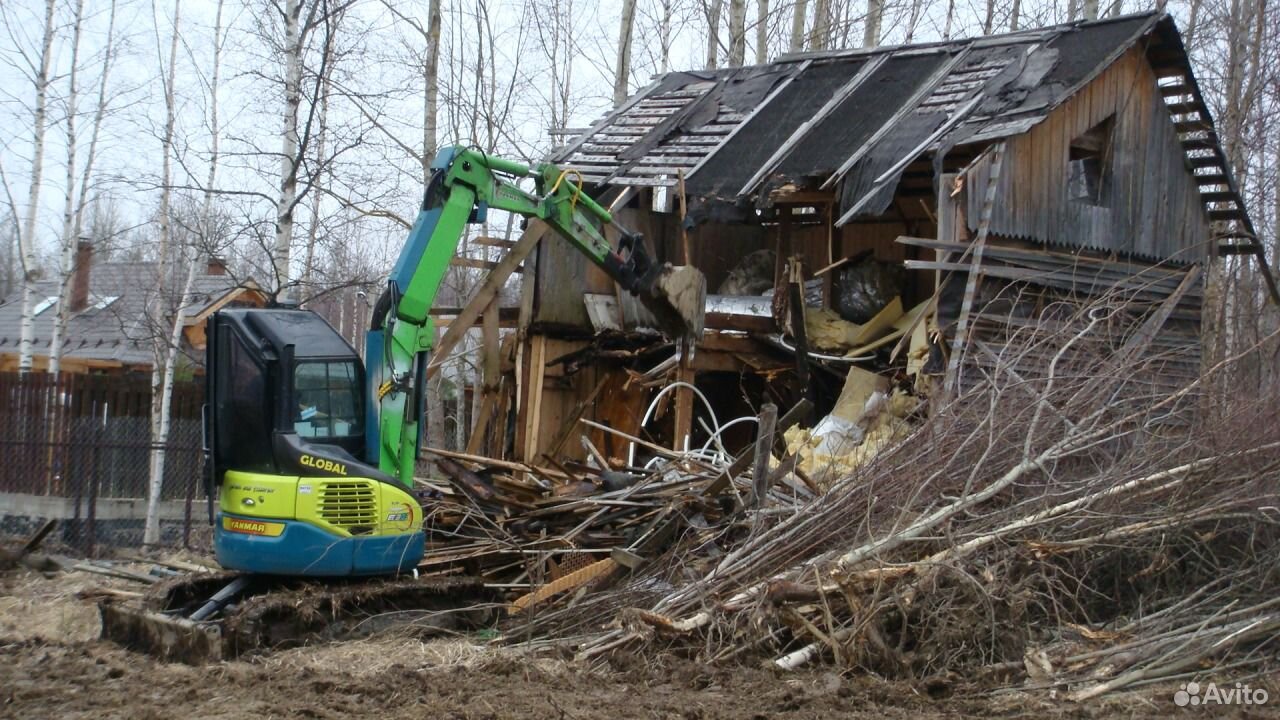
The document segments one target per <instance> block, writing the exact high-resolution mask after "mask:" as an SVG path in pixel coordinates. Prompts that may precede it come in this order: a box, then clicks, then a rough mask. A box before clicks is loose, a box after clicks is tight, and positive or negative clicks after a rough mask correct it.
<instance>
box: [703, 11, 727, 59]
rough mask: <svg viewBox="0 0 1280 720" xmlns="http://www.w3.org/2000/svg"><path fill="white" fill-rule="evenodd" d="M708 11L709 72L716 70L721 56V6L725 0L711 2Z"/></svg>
mask: <svg viewBox="0 0 1280 720" xmlns="http://www.w3.org/2000/svg"><path fill="white" fill-rule="evenodd" d="M710 2H711V4H710V6H709V7H708V9H707V63H706V68H707V69H708V70H715V69H716V61H717V59H718V58H719V56H720V6H721V5H722V4H723V0H710Z"/></svg>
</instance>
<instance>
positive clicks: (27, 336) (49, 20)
mask: <svg viewBox="0 0 1280 720" xmlns="http://www.w3.org/2000/svg"><path fill="white" fill-rule="evenodd" d="M55 7H56V2H55V0H45V7H44V35H43V37H42V38H41V42H40V69H39V70H38V71H37V72H36V77H35V90H36V106H35V112H34V113H33V115H34V117H33V118H32V125H33V126H34V128H35V136H34V137H33V138H32V142H31V145H32V153H31V187H30V189H29V190H28V192H27V216H26V218H25V219H24V220H23V223H22V230H21V232H19V233H18V253H19V254H20V255H21V256H22V321H21V328H20V330H19V339H18V372H20V373H23V374H25V373H29V372H31V366H32V363H33V358H32V355H33V352H32V350H33V345H34V343H35V332H36V325H35V315H34V314H32V311H33V310H35V302H36V274H37V270H36V247H35V246H36V220H37V218H38V217H39V215H40V183H41V182H43V180H44V139H45V130H46V128H45V122H46V117H47V115H48V102H49V69H50V65H51V64H52V63H53V30H54V22H53V16H54V10H55ZM14 212H15V213H16V212H17V210H16V209H15V211H14Z"/></svg>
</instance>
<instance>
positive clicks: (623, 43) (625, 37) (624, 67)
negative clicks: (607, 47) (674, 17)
mask: <svg viewBox="0 0 1280 720" xmlns="http://www.w3.org/2000/svg"><path fill="white" fill-rule="evenodd" d="M635 22H636V0H622V25H621V27H619V29H618V63H617V66H616V67H615V68H614V73H613V104H614V105H621V104H622V101H623V100H626V99H627V94H628V93H627V83H628V82H629V81H630V80H631V38H632V35H633V32H632V31H633V28H634V26H635Z"/></svg>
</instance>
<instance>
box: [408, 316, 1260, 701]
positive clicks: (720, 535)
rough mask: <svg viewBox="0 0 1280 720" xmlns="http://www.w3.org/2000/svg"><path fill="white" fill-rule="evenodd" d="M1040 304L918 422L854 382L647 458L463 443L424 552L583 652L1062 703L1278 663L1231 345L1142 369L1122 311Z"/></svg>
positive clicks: (1248, 402) (1248, 426) (513, 613)
mask: <svg viewBox="0 0 1280 720" xmlns="http://www.w3.org/2000/svg"><path fill="white" fill-rule="evenodd" d="M1050 310H1051V311H1053V312H1049V313H1046V316H1047V317H1053V318H1054V321H1053V322H1041V323H1038V324H1034V325H1032V324H1027V325H1025V326H1024V327H1022V328H1020V329H1019V330H1017V331H1016V332H1017V334H1016V336H1015V337H1011V338H1009V341H1008V342H1007V343H1006V344H1005V345H1004V346H1003V348H1002V350H1001V351H1000V352H999V354H998V355H997V356H996V357H995V358H994V360H993V361H992V366H991V367H992V369H991V371H990V373H989V374H987V375H986V376H984V377H980V378H976V379H974V380H973V381H971V382H970V383H969V384H967V385H966V386H965V387H963V388H962V390H961V391H960V393H959V395H958V397H955V398H953V399H952V400H951V401H949V402H946V403H942V402H935V403H933V405H932V407H930V408H929V411H928V417H927V418H926V417H925V413H924V412H923V408H921V407H919V406H918V401H916V400H915V398H911V397H910V396H906V395H903V394H901V393H900V392H897V391H893V390H890V389H889V388H887V387H885V386H884V383H883V382H882V381H880V380H878V379H876V378H874V377H862V376H859V375H858V374H857V373H853V374H851V375H850V381H849V382H848V383H847V384H846V390H847V392H848V394H849V397H848V398H842V403H840V404H839V405H838V407H837V410H836V412H834V413H832V415H831V416H830V417H829V418H827V419H826V420H824V424H825V425H826V426H827V428H826V430H825V431H824V430H821V428H822V426H821V425H820V426H818V427H815V428H814V429H812V430H809V431H800V430H793V429H792V427H793V426H794V425H795V419H796V418H797V417H798V416H800V415H802V414H804V413H806V412H807V411H808V408H807V407H803V404H802V407H798V408H795V409H793V410H791V411H789V412H787V413H786V414H785V415H784V417H783V418H781V419H779V420H778V421H777V422H774V421H773V420H772V418H771V417H770V411H771V409H770V408H766V410H765V412H762V413H761V417H760V418H758V419H757V422H759V424H760V427H761V433H760V440H759V441H758V442H757V443H756V444H755V446H754V447H752V448H744V449H743V451H742V452H739V453H723V454H722V455H721V456H719V457H714V458H707V457H700V456H696V455H693V454H688V453H684V454H678V453H671V452H668V451H665V450H662V449H661V448H649V450H651V451H653V452H654V453H655V454H656V455H657V456H658V457H659V460H657V461H655V462H653V463H651V466H652V470H651V471H650V472H648V473H647V474H639V473H637V474H636V475H634V476H630V477H627V478H621V479H619V478H616V477H614V476H613V474H612V473H607V472H604V471H600V470H598V469H597V470H592V471H591V472H589V473H588V472H587V471H586V470H585V469H584V468H562V469H558V470H549V469H544V468H533V467H529V466H522V465H519V464H514V463H510V464H507V465H508V466H506V467H502V466H498V465H496V464H495V462H494V461H486V460H483V459H480V458H465V457H464V458H454V460H456V462H453V463H446V464H445V466H444V467H445V468H448V469H447V470H446V472H447V473H448V475H449V476H450V478H451V482H450V484H449V486H448V487H442V488H436V489H435V491H436V492H437V493H439V495H440V499H443V500H445V501H446V502H443V503H441V504H440V507H441V508H442V509H441V510H439V511H438V512H437V515H436V516H435V517H433V518H432V527H433V529H434V530H435V531H436V534H437V535H440V534H444V535H452V537H453V540H452V541H451V542H450V543H449V544H450V545H452V547H451V548H450V549H449V550H447V551H433V552H430V553H429V554H428V558H427V561H426V562H427V564H428V565H431V564H432V563H440V562H442V560H441V559H442V558H448V559H449V562H460V561H461V560H462V559H465V560H466V561H468V562H471V563H472V565H471V566H470V567H469V568H468V569H469V570H471V571H478V572H480V573H481V574H482V575H483V576H485V577H486V578H488V579H489V580H490V582H497V583H506V584H507V585H508V586H509V588H510V591H511V597H512V603H511V605H510V609H509V612H510V616H509V619H508V621H507V625H506V630H507V635H506V638H507V639H508V640H510V641H513V642H523V643H526V644H529V645H531V646H542V645H565V644H568V645H570V646H572V647H573V648H574V649H575V650H576V651H577V652H578V654H579V656H580V657H583V658H597V657H604V656H607V655H608V654H609V653H611V652H615V651H626V652H635V651H638V650H642V649H644V648H659V647H661V648H666V647H670V646H672V645H675V646H680V647H684V648H685V649H686V650H687V651H688V652H691V653H696V654H697V655H699V656H700V657H701V658H702V659H703V660H706V661H709V662H716V661H725V660H728V659H733V658H738V659H741V658H744V657H758V656H763V657H767V658H769V659H770V660H771V661H772V662H773V663H774V664H776V665H777V666H778V667H780V668H784V669H789V668H797V667H800V666H802V665H805V664H806V663H811V662H814V661H819V660H822V661H829V662H835V663H837V664H840V665H843V666H848V667H856V668H863V669H867V670H871V671H874V672H877V673H880V674H884V675H888V676H893V677H905V678H916V679H928V680H930V681H932V682H939V683H942V684H944V685H951V684H955V683H958V682H969V681H981V682H984V683H985V684H986V685H987V686H990V685H992V684H994V685H996V686H1006V687H1016V688H1021V689H1027V688H1032V689H1047V690H1052V691H1054V692H1058V691H1062V692H1065V693H1067V694H1068V696H1069V697H1073V698H1076V699H1086V698H1089V697H1093V696H1096V695H1098V694H1101V693H1104V692H1108V691H1111V690H1114V689H1118V688H1122V687H1127V686H1130V685H1133V684H1135V683H1144V682H1151V681H1155V680H1159V679H1165V678H1175V677H1181V676H1183V675H1186V674H1189V673H1193V672H1203V671H1205V670H1207V669H1213V668H1218V669H1223V670H1225V669H1230V670H1231V672H1232V673H1235V674H1237V675H1238V674H1244V673H1251V672H1254V671H1258V670H1261V669H1265V668H1267V667H1270V666H1271V664H1272V663H1274V662H1275V660H1276V659H1277V653H1278V652H1280V643H1278V641H1280V599H1277V597H1278V594H1277V578H1278V577H1280V552H1278V551H1280V542H1278V540H1280V534H1278V531H1277V528H1278V527H1280V515H1278V514H1277V511H1276V508H1277V507H1280V483H1278V482H1277V480H1276V475H1275V468H1276V467H1277V466H1280V423H1278V422H1277V420H1278V419H1280V418H1277V417H1276V415H1277V412H1278V410H1277V408H1275V407H1274V404H1273V403H1269V402H1266V401H1265V400H1264V399H1262V398H1265V397H1267V394H1266V393H1262V394H1261V396H1260V398H1246V397H1241V396H1240V395H1239V394H1238V393H1232V394H1230V395H1224V394H1223V393H1224V392H1226V390H1225V389H1229V388H1230V387H1231V385H1230V381H1231V379H1232V377H1233V373H1235V372H1236V371H1237V370H1238V369H1239V366H1240V358H1232V359H1229V360H1226V361H1223V362H1220V363H1218V364H1217V365H1215V366H1214V367H1213V368H1212V369H1210V370H1209V371H1208V372H1207V373H1206V374H1205V376H1204V377H1203V378H1201V379H1199V380H1196V381H1194V382H1192V383H1190V384H1188V385H1185V386H1183V387H1182V388H1181V389H1179V390H1177V391H1176V392H1172V393H1170V392H1166V391H1165V390H1164V389H1163V388H1153V387H1152V385H1151V383H1150V378H1151V377H1152V376H1153V374H1158V373H1159V372H1160V362H1161V359H1160V355H1159V354H1158V353H1148V354H1140V353H1133V352H1127V353H1125V352H1117V350H1118V349H1120V348H1122V347H1130V345H1129V343H1130V341H1131V340H1132V337H1131V336H1126V335H1124V334H1117V333H1116V330H1115V328H1116V327H1117V314H1118V313H1121V312H1124V309H1123V306H1120V305H1106V304H1101V305H1093V306H1091V307H1084V308H1080V307H1072V306H1069V305H1065V304H1064V305H1063V306H1062V307H1060V308H1057V309H1056V310H1055V309H1053V308H1051V309H1050ZM1014 368H1017V371H1016V372H1015V371H1014ZM1028 368H1038V371H1029V370H1028ZM1011 376H1016V380H1011V379H1010V377H1011ZM997 380H998V381H997ZM1228 397H1229V398H1230V400H1231V401H1230V402H1225V400H1226V399H1227V398H1228ZM784 437H785V439H784ZM840 437H843V438H844V439H845V440H846V441H847V442H848V443H849V444H850V445H851V447H852V450H849V451H846V450H845V449H844V448H840V447H838V442H839V441H840ZM658 451H661V452H658ZM588 476H589V477H588ZM611 482H615V483H618V482H620V483H621V484H620V485H617V486H611V485H609V483H611ZM589 486H590V487H589Z"/></svg>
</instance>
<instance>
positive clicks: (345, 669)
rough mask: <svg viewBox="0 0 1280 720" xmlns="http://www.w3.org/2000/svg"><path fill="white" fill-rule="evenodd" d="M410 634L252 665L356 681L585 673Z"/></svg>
mask: <svg viewBox="0 0 1280 720" xmlns="http://www.w3.org/2000/svg"><path fill="white" fill-rule="evenodd" d="M409 630H411V629H408V628H406V629H405V630H404V631H395V630H392V631H387V632H384V633H381V634H379V635H377V636H375V637H371V638H367V639H364V640H356V641H347V642H335V643H331V644H327V645H316V646H309V647H300V648H294V649H291V650H284V651H281V652H277V653H272V654H270V655H265V656H262V657H259V658H255V659H254V660H253V661H252V662H253V663H254V664H256V665H259V666H262V667H266V668H268V669H270V670H271V671H272V672H278V671H280V670H292V671H298V670H303V669H306V670H310V671H313V672H316V673H321V674H324V673H341V674H345V675H349V676H351V677H355V678H365V677H381V676H385V675H386V673H387V672H388V671H390V670H393V669H408V670H412V671H421V670H432V671H434V670H464V671H467V672H473V671H479V672H484V671H485V670H490V669H493V668H496V667H509V666H511V665H519V666H523V667H526V668H528V669H530V670H536V671H538V672H541V673H544V674H546V675H549V676H560V675H575V676H580V675H582V673H583V672H585V670H584V669H582V668H579V667H576V666H573V665H572V664H571V663H569V662H568V661H565V660H559V659H555V658H549V657H534V656H532V655H531V654H530V653H528V652H523V651H520V650H517V649H512V648H506V647H496V646H493V645H487V644H478V643H475V642H472V641H470V640H467V639H465V638H428V639H420V638H414V637H406V632H408V631H409Z"/></svg>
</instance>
